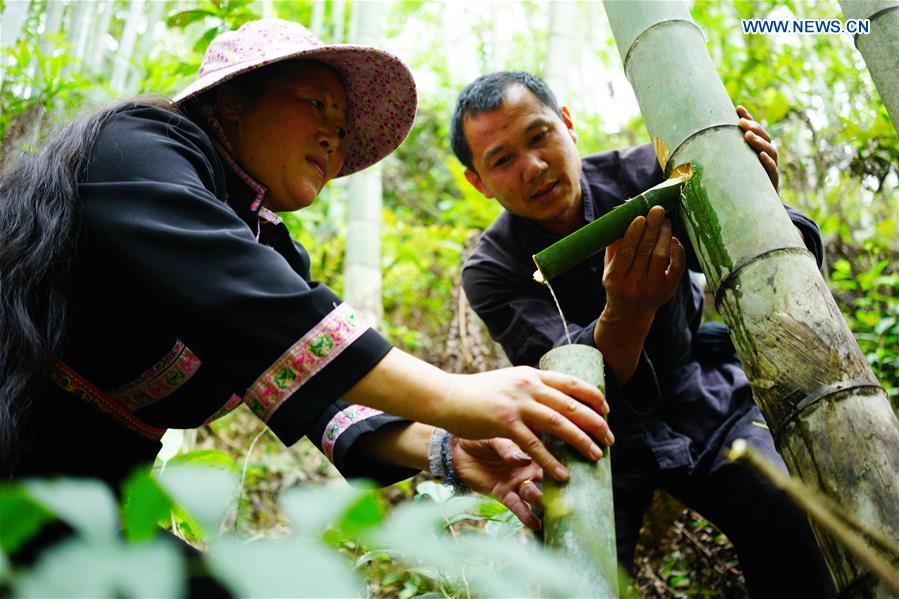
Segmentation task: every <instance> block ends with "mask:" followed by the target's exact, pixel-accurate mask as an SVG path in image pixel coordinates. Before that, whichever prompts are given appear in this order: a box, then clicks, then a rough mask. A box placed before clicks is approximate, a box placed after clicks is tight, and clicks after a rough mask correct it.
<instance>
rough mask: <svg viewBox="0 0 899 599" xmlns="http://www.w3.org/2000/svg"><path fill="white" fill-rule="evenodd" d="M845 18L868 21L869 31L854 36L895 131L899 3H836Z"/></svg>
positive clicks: (875, 0)
mask: <svg viewBox="0 0 899 599" xmlns="http://www.w3.org/2000/svg"><path fill="white" fill-rule="evenodd" d="M840 7H841V8H842V9H843V15H844V16H845V17H846V19H847V20H848V19H869V20H870V25H871V31H870V33H868V34H857V35H856V36H855V47H856V48H858V51H859V52H861V54H862V57H863V58H864V59H865V64H866V65H868V70H869V71H870V72H871V78H872V79H873V80H874V86H875V87H877V91H878V92H880V98H881V99H882V100H883V104H884V106H886V108H887V113H889V115H890V118H891V119H893V127H894V128H895V129H896V130H897V132H899V0H840Z"/></svg>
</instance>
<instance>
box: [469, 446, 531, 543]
mask: <svg viewBox="0 0 899 599" xmlns="http://www.w3.org/2000/svg"><path fill="white" fill-rule="evenodd" d="M453 468H454V469H455V471H456V476H458V477H459V478H460V479H461V480H462V482H464V483H465V484H466V485H468V486H469V487H471V489H472V490H474V491H477V492H478V493H483V494H484V495H492V496H493V497H495V498H497V499H498V500H500V501H501V502H502V503H503V505H505V506H506V507H507V508H509V510H510V511H511V512H512V513H513V514H515V515H516V516H517V517H518V519H519V520H521V522H522V524H524V525H525V526H527V527H528V528H532V529H534V530H537V529H539V528H540V520H539V519H538V518H537V516H535V515H534V514H533V513H532V512H531V510H530V508H529V507H528V504H531V505H538V506H540V507H542V506H543V493H542V492H541V491H540V489H539V488H538V487H537V484H536V483H537V482H539V481H541V480H543V469H542V468H540V466H538V465H537V464H536V463H535V462H534V461H533V460H531V458H530V457H529V456H528V455H527V454H526V453H524V452H522V451H521V449H520V448H519V447H518V446H517V445H515V443H513V442H511V441H509V440H508V439H500V438H494V439H482V440H480V441H470V440H468V439H459V438H458V437H454V438H453Z"/></svg>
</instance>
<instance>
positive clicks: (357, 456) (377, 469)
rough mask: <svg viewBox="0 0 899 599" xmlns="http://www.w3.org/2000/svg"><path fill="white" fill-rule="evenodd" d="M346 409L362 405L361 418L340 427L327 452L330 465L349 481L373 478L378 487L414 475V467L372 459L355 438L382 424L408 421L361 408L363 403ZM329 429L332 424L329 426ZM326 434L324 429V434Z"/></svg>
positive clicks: (387, 424)
mask: <svg viewBox="0 0 899 599" xmlns="http://www.w3.org/2000/svg"><path fill="white" fill-rule="evenodd" d="M350 408H362V409H363V411H362V412H361V414H360V416H361V417H360V418H357V419H356V420H355V421H354V422H351V423H348V425H347V426H346V428H343V429H342V430H340V432H339V433H338V436H337V438H336V439H334V441H333V445H332V446H331V448H330V454H331V455H329V456H328V459H329V460H331V463H332V464H334V466H335V467H336V468H337V469H338V470H339V471H340V474H342V475H343V477H344V478H346V479H350V480H352V479H368V480H373V481H375V482H376V483H377V484H378V485H379V486H387V485H391V484H393V483H396V482H399V481H401V480H405V479H407V478H410V477H412V476H415V475H416V474H418V472H419V471H418V470H416V469H415V468H402V467H400V466H389V465H385V464H382V463H380V462H376V461H374V460H372V459H371V458H370V457H369V456H368V455H366V454H365V453H363V452H362V451H359V450H358V447H359V445H358V443H357V441H359V439H361V438H362V437H363V436H364V435H367V434H369V433H373V432H375V431H377V430H379V429H381V428H382V427H385V426H390V425H393V424H405V423H408V422H409V421H408V420H406V419H404V418H400V417H399V416H394V415H392V414H385V413H383V412H380V411H378V410H372V409H371V408H365V407H364V406H350ZM346 411H347V409H344V410H342V412H346ZM338 416H339V415H338ZM335 418H337V417H335ZM332 420H334V419H332ZM335 424H336V423H335ZM333 428H336V427H335V426H334V425H332V429H333ZM327 435H328V430H327V429H326V431H325V436H327ZM322 441H323V442H322V451H324V452H325V455H328V454H327V450H326V445H325V439H324V438H323V439H322Z"/></svg>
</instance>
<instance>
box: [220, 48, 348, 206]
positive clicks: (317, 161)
mask: <svg viewBox="0 0 899 599" xmlns="http://www.w3.org/2000/svg"><path fill="white" fill-rule="evenodd" d="M219 101H220V112H221V113H222V115H223V117H224V119H225V121H226V129H227V130H228V133H229V137H230V141H231V146H232V149H233V151H234V156H235V158H236V159H237V161H238V162H239V163H240V164H241V166H243V167H244V168H245V169H246V170H247V172H248V173H250V175H252V176H253V177H255V178H256V179H257V180H258V181H259V182H260V183H262V184H263V185H265V186H266V187H267V188H268V193H267V194H266V199H265V201H264V202H263V203H264V205H265V206H266V208H268V209H269V210H273V211H275V212H288V211H293V210H299V209H300V208H305V207H306V206H309V205H310V204H311V203H312V201H313V200H314V199H315V197H316V196H317V195H318V193H319V192H320V191H321V189H322V187H324V186H325V183H327V182H328V181H329V180H331V179H332V178H333V177H334V176H335V175H336V174H337V173H338V172H340V169H341V167H342V166H343V147H342V140H343V137H344V136H345V135H346V112H347V97H346V90H345V89H344V87H343V83H341V81H340V79H339V78H338V77H337V75H336V74H335V73H334V71H332V70H331V69H330V68H329V67H327V66H325V65H323V64H321V63H314V62H298V63H288V64H285V65H284V66H282V67H280V68H277V69H276V70H275V72H274V74H273V75H272V78H271V79H269V80H268V81H267V84H266V87H265V90H264V92H263V94H262V97H260V98H259V99H258V100H257V101H255V102H249V101H246V100H245V99H243V98H242V97H241V96H240V94H239V93H238V92H236V90H234V91H229V92H226V93H225V94H223V95H222V96H221V97H220V100H219Z"/></svg>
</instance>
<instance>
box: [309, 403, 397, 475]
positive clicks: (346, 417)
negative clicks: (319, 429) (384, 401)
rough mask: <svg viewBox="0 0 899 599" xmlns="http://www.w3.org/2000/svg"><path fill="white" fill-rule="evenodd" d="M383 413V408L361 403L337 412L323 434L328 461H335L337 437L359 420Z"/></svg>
mask: <svg viewBox="0 0 899 599" xmlns="http://www.w3.org/2000/svg"><path fill="white" fill-rule="evenodd" d="M383 413H384V412H382V411H381V410H376V409H374V408H369V407H368V406H360V405H352V406H350V407H348V408H344V409H343V410H341V411H339V412H337V414H336V415H335V416H334V418H332V419H331V420H330V421H329V422H328V425H327V426H326V427H325V432H324V434H323V435H322V451H323V452H324V453H325V457H326V458H328V461H329V462H332V463H333V462H334V445H335V444H336V443H337V438H338V437H340V435H342V434H343V433H345V432H346V431H347V430H349V428H350V427H351V426H353V425H354V424H356V423H357V422H362V421H363V420H365V419H367V418H371V417H372V416H377V415H378V414H383Z"/></svg>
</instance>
